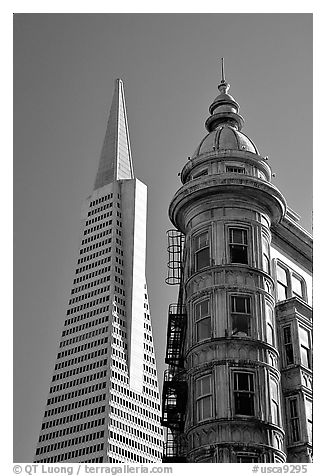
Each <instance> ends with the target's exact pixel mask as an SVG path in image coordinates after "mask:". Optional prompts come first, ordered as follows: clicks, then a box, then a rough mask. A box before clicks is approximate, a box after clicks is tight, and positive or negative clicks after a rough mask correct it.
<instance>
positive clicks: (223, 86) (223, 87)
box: [218, 58, 230, 94]
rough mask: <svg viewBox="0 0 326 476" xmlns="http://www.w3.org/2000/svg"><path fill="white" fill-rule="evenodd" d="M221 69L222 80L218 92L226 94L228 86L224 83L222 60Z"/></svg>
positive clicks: (222, 62)
mask: <svg viewBox="0 0 326 476" xmlns="http://www.w3.org/2000/svg"><path fill="white" fill-rule="evenodd" d="M221 67H222V68H221V69H222V79H221V82H220V84H219V85H218V90H219V91H221V93H224V94H226V93H227V92H228V90H229V89H230V85H229V84H228V83H227V82H226V81H225V73H224V58H221Z"/></svg>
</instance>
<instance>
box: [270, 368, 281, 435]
mask: <svg viewBox="0 0 326 476" xmlns="http://www.w3.org/2000/svg"><path fill="white" fill-rule="evenodd" d="M269 392H270V402H271V418H272V423H273V424H274V425H277V426H280V425H281V412H280V392H279V384H278V382H277V381H276V380H275V379H274V378H273V377H270V379H269ZM274 409H276V414H274ZM274 420H276V421H274Z"/></svg>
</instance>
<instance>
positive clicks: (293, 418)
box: [288, 398, 300, 443]
mask: <svg viewBox="0 0 326 476" xmlns="http://www.w3.org/2000/svg"><path fill="white" fill-rule="evenodd" d="M288 402H289V421H290V440H291V442H292V443H296V442H297V441H300V418H299V413H298V400H297V398H291V399H289V401H288Z"/></svg>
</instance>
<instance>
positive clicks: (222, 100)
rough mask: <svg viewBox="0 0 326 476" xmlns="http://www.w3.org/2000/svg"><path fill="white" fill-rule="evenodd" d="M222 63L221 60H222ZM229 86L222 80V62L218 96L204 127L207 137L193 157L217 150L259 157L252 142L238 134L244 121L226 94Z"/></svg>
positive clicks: (210, 108) (237, 106)
mask: <svg viewBox="0 0 326 476" xmlns="http://www.w3.org/2000/svg"><path fill="white" fill-rule="evenodd" d="M222 61H223V60H222ZM229 89H230V85H229V84H228V83H227V82H226V81H225V78H224V64H223V62H222V80H221V82H220V84H219V85H218V90H219V91H220V94H219V95H218V96H217V97H216V98H215V99H214V101H213V102H212V104H211V105H210V107H209V112H210V114H211V115H210V116H209V117H208V119H207V120H206V123H205V127H206V129H207V130H208V132H209V133H208V135H207V136H206V137H204V139H203V140H202V141H201V143H200V144H199V146H198V147H197V149H196V151H195V153H194V154H193V157H196V156H198V155H201V154H204V153H207V152H211V151H214V150H215V151H218V150H226V149H228V150H242V151H248V152H252V153H254V154H258V155H259V151H258V149H257V147H256V145H255V144H254V142H253V141H252V140H251V139H249V137H247V136H246V135H245V134H244V133H243V132H240V131H241V129H242V127H243V124H244V119H243V117H242V116H240V114H239V104H238V103H237V102H236V101H235V99H234V98H233V97H232V96H231V95H230V94H229V93H228V91H229Z"/></svg>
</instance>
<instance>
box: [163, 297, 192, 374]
mask: <svg viewBox="0 0 326 476" xmlns="http://www.w3.org/2000/svg"><path fill="white" fill-rule="evenodd" d="M186 322H187V318H186V312H185V306H183V305H182V304H170V306H169V313H168V330H167V343H166V355H165V363H166V364H169V365H171V366H176V367H181V368H182V367H183V344H184V338H185V330H186Z"/></svg>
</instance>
